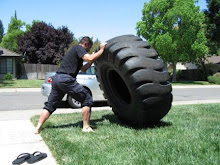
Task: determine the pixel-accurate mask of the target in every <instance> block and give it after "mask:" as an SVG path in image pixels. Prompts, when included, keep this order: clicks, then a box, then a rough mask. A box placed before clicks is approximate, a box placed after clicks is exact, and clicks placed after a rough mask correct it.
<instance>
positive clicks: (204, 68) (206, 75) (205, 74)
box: [201, 58, 208, 81]
mask: <svg viewBox="0 0 220 165" xmlns="http://www.w3.org/2000/svg"><path fill="white" fill-rule="evenodd" d="M201 64H202V69H203V72H204V75H203V76H204V77H203V78H204V80H205V81H207V77H208V74H207V69H206V66H205V59H204V58H203V59H201Z"/></svg>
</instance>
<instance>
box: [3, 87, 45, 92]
mask: <svg viewBox="0 0 220 165" xmlns="http://www.w3.org/2000/svg"><path fill="white" fill-rule="evenodd" d="M40 91H41V88H2V89H0V93H6V92H40Z"/></svg>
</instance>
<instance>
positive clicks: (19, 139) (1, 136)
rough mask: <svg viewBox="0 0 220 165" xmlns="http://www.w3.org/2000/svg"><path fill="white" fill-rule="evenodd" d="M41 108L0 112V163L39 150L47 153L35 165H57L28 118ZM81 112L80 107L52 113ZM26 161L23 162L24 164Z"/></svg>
mask: <svg viewBox="0 0 220 165" xmlns="http://www.w3.org/2000/svg"><path fill="white" fill-rule="evenodd" d="M94 109H95V111H99V110H103V109H105V110H110V109H111V108H110V107H98V108H94ZM41 111H42V109H35V110H17V111H16V110H13V111H1V112H0V155H1V163H0V164H1V165H10V164H12V161H13V160H15V159H16V158H17V156H18V155H20V154H21V153H34V152H35V151H40V152H44V153H47V158H46V159H43V160H41V161H39V162H37V163H34V164H36V165H57V164H56V161H55V159H54V158H53V156H52V154H51V152H50V150H49V148H48V147H47V146H46V144H45V143H44V141H43V140H42V137H41V136H40V135H35V134H34V130H35V128H34V126H33V124H32V123H31V121H30V118H31V117H32V116H34V115H39V114H40V113H41ZM74 112H81V109H57V111H56V112H55V113H54V114H61V113H74ZM26 164H28V163H26V162H25V163H23V164H22V165H26Z"/></svg>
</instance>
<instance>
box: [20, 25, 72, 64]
mask: <svg viewBox="0 0 220 165" xmlns="http://www.w3.org/2000/svg"><path fill="white" fill-rule="evenodd" d="M72 40H73V34H72V33H71V32H70V31H69V29H68V28H67V27H64V26H62V27H60V28H58V29H55V28H54V27H53V26H52V25H51V24H46V23H44V22H36V23H34V24H33V25H32V27H31V29H30V30H29V31H27V32H25V33H24V35H22V36H20V37H19V38H18V51H19V52H20V53H22V54H25V55H26V57H25V58H26V61H27V63H42V64H58V63H60V61H61V60H62V57H63V56H64V53H65V50H66V49H67V48H68V47H69V44H70V43H71V42H72Z"/></svg>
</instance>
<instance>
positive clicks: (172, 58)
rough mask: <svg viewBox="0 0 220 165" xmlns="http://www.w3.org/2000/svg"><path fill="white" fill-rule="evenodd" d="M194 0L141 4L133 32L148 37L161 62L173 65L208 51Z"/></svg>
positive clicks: (200, 17)
mask: <svg viewBox="0 0 220 165" xmlns="http://www.w3.org/2000/svg"><path fill="white" fill-rule="evenodd" d="M195 2H196V1H194V0H169V1H168V0H151V1H150V2H149V3H145V4H144V8H143V11H142V12H143V17H142V21H140V22H138V23H137V27H136V29H137V34H138V35H139V36H142V37H144V38H145V39H147V40H148V42H149V43H150V44H151V46H152V47H154V48H155V49H156V50H157V52H158V53H159V55H160V56H161V57H162V59H163V60H164V61H165V62H168V63H171V64H172V65H173V81H176V64H177V63H178V62H194V61H196V59H197V58H199V57H200V56H204V54H206V53H207V52H208V48H207V46H206V45H205V44H206V37H205V33H204V24H203V22H204V14H203V13H202V12H200V11H199V7H196V6H195Z"/></svg>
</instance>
